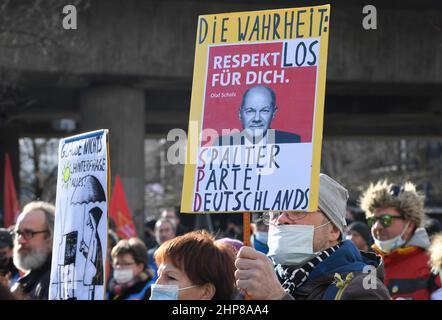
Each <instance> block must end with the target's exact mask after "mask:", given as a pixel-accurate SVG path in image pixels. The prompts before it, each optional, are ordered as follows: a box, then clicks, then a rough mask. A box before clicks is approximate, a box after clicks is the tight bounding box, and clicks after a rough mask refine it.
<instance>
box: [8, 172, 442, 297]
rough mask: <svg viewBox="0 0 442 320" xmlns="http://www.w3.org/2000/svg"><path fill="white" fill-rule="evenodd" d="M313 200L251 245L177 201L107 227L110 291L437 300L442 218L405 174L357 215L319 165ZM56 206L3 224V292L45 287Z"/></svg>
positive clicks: (259, 225) (375, 188)
mask: <svg viewBox="0 0 442 320" xmlns="http://www.w3.org/2000/svg"><path fill="white" fill-rule="evenodd" d="M319 181H320V182H319V201H318V209H317V210H316V211H314V212H272V211H271V212H265V213H263V214H262V215H260V219H258V220H256V221H254V223H253V224H252V226H251V227H252V235H251V239H250V242H251V244H252V245H251V247H247V246H244V244H243V242H242V241H241V240H243V239H237V238H235V237H234V236H231V235H230V234H229V231H225V232H224V233H222V232H218V233H217V234H211V233H209V231H207V230H190V229H189V228H187V227H185V226H184V225H182V224H181V222H180V219H179V218H180V215H179V214H178V213H177V212H176V211H175V210H172V209H166V210H163V211H162V212H161V213H160V215H159V217H158V219H157V220H148V221H146V223H145V226H144V235H143V236H142V238H141V237H140V238H130V239H118V236H117V235H116V233H115V232H113V231H112V230H109V233H108V251H107V256H108V262H109V263H108V264H107V272H106V275H107V276H108V279H106V283H107V284H106V298H107V299H108V300H149V299H150V300H242V299H265V300H267V299H271V300H391V299H393V300H400V299H413V300H442V288H441V287H442V284H441V277H442V230H441V226H440V224H438V221H437V220H434V219H433V220H431V219H429V218H428V217H427V216H426V214H425V212H424V195H423V194H422V193H421V192H419V191H417V189H416V186H415V185H414V184H412V183H410V182H406V183H404V184H403V185H399V186H398V185H394V184H392V183H389V182H388V181H379V182H377V183H373V184H371V185H370V186H369V187H368V188H367V189H366V190H365V191H364V192H363V193H362V195H361V198H360V199H359V204H360V208H361V209H362V210H363V212H364V213H365V216H364V217H362V218H361V219H358V220H357V221H356V220H355V221H351V220H350V219H349V216H348V214H347V200H348V191H347V190H346V188H345V187H344V186H342V185H341V184H339V183H338V182H337V181H335V180H334V179H332V178H331V177H329V176H327V175H325V174H321V175H320V180H319ZM54 217H55V208H54V206H53V205H51V204H49V203H46V202H42V201H33V202H31V203H29V204H27V205H26V206H25V207H24V208H23V211H22V213H21V214H20V215H19V217H18V219H17V222H16V224H15V225H14V226H11V227H10V228H9V229H0V299H31V300H45V299H48V295H49V285H50V273H51V259H52V242H53V236H54Z"/></svg>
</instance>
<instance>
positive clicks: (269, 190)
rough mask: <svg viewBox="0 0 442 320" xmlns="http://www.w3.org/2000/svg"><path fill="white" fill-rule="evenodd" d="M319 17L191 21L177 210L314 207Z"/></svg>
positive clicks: (323, 27) (281, 14) (313, 10)
mask: <svg viewBox="0 0 442 320" xmlns="http://www.w3.org/2000/svg"><path fill="white" fill-rule="evenodd" d="M329 17H330V7H329V6H328V5H325V6H315V7H305V8H294V9H281V10H268V11H255V12H240V13H227V14H215V15H206V16H200V17H199V21H198V31H197V37H196V52H195V66H194V76H193V88H192V101H191V111H190V117H189V131H188V144H187V159H186V166H185V173H184V185H183V193H182V202H181V210H182V212H189V213H192V212H195V213H196V212H244V211H246V212H262V211H267V210H275V211H279V210H284V211H305V210H307V211H314V210H316V208H317V202H318V184H319V169H320V158H321V145H322V128H323V113H324V94H325V93H324V91H325V78H326V64H327V46H328V29H329V28H328V26H329Z"/></svg>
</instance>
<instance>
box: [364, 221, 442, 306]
mask: <svg viewBox="0 0 442 320" xmlns="http://www.w3.org/2000/svg"><path fill="white" fill-rule="evenodd" d="M429 246H430V239H429V237H428V234H427V232H426V231H425V229H424V228H417V229H416V231H415V232H414V234H413V236H412V237H411V239H410V240H409V241H408V242H407V243H406V244H405V246H404V247H401V248H397V249H395V250H393V251H391V252H389V253H386V252H383V251H382V250H381V249H380V248H379V247H378V246H376V245H373V247H372V248H373V250H375V251H376V252H377V253H378V254H380V255H381V256H382V257H383V259H384V263H385V274H386V276H385V280H384V283H385V286H386V287H387V288H388V291H389V292H390V294H391V296H392V297H393V299H407V300H429V299H430V296H431V293H432V292H433V291H436V290H437V289H438V288H440V287H441V282H440V277H434V275H433V274H432V273H431V270H430V257H429V255H428V253H427V249H428V247H429Z"/></svg>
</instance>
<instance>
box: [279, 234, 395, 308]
mask: <svg viewBox="0 0 442 320" xmlns="http://www.w3.org/2000/svg"><path fill="white" fill-rule="evenodd" d="M369 265H371V266H373V267H375V268H376V275H374V274H373V275H372V274H370V273H369V271H368V268H369V267H367V266H369ZM364 268H365V269H366V270H365V273H364ZM336 274H338V275H336ZM383 278H384V271H383V265H382V259H381V258H380V257H379V256H377V255H375V254H373V253H367V252H360V251H359V250H358V249H357V248H356V246H355V245H354V244H353V243H352V242H351V241H349V240H347V241H344V242H343V243H342V245H341V247H340V248H339V249H338V250H337V251H336V252H335V253H333V254H332V255H331V256H330V257H328V258H327V259H325V260H324V261H322V262H321V263H320V264H318V265H317V266H316V267H315V269H313V271H312V272H311V273H310V276H309V278H308V280H307V282H306V283H305V284H304V285H302V286H301V287H300V288H298V289H297V290H296V292H295V295H294V296H291V295H290V294H288V293H287V294H286V295H285V296H284V298H283V300H293V299H297V300H298V299H299V300H335V299H336V300H390V299H391V297H390V295H389V293H388V290H387V288H385V286H384V284H383ZM364 286H365V287H366V288H364Z"/></svg>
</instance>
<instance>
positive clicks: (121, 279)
mask: <svg viewBox="0 0 442 320" xmlns="http://www.w3.org/2000/svg"><path fill="white" fill-rule="evenodd" d="M133 278H134V271H133V270H132V269H115V270H114V279H115V281H117V282H118V283H120V284H122V283H128V282H129V281H131V280H132V279H133Z"/></svg>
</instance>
